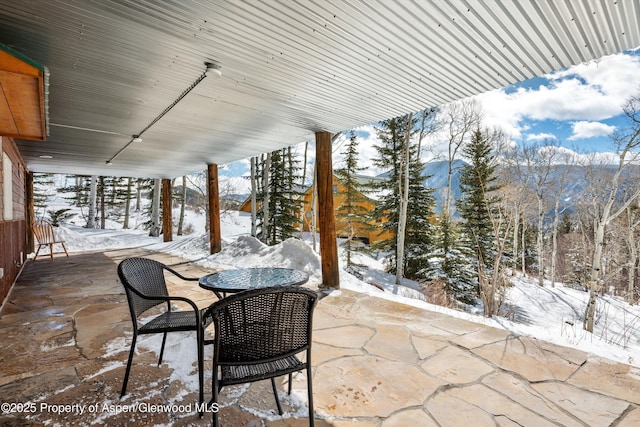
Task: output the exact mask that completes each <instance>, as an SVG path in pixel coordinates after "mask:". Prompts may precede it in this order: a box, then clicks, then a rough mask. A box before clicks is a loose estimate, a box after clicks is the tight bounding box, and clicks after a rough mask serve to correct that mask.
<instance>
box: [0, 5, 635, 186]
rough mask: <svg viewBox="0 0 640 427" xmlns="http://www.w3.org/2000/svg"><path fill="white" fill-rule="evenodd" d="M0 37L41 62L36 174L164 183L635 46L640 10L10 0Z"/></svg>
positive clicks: (33, 159) (27, 143)
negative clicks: (43, 81)
mask: <svg viewBox="0 0 640 427" xmlns="http://www.w3.org/2000/svg"><path fill="white" fill-rule="evenodd" d="M0 43H4V44H5V45H7V46H9V47H10V48H12V49H15V50H16V51H18V52H21V53H22V54H24V55H27V56H28V57H30V58H32V59H33V60H35V61H38V62H39V63H41V64H43V65H44V66H46V67H47V68H48V69H49V71H50V96H49V110H50V113H49V114H50V115H49V127H50V134H49V135H48V137H47V141H46V142H42V141H32V140H22V139H18V140H17V144H18V147H19V149H20V152H21V153H22V156H23V157H24V159H25V161H26V163H27V166H28V167H29V169H30V170H31V171H32V172H52V173H72V174H87V175H95V174H100V175H122V176H146V177H154V178H173V177H176V176H180V175H183V174H185V173H190V172H194V171H197V170H202V169H204V168H205V165H206V164H208V163H215V164H226V163H228V162H232V161H236V160H240V159H244V158H247V157H250V156H253V155H257V154H259V153H262V152H267V151H272V150H275V149H278V148H281V147H284V146H287V145H291V144H297V143H300V142H304V141H306V140H311V139H313V134H314V132H316V131H327V132H332V133H335V132H338V131H341V130H346V129H351V128H354V127H357V126H359V125H364V124H367V123H371V122H373V121H377V120H382V119H386V118H390V117H394V116H398V115H401V114H404V113H407V112H410V111H417V110H420V109H422V108H426V107H430V106H435V105H440V104H443V103H447V102H449V101H452V100H456V99H460V98H464V97H467V96H470V95H474V94H478V93H481V92H484V91H487V90H491V89H494V88H498V87H502V86H505V85H508V84H511V83H514V82H518V81H522V80H525V79H528V78H531V77H534V76H538V75H542V74H544V73H547V72H550V71H552V70H556V69H560V68H563V67H567V66H570V65H573V64H577V63H581V62H584V61H589V60H592V59H596V58H600V57H602V56H603V55H607V54H611V53H614V52H620V51H623V50H626V49H630V48H634V47H636V46H638V45H640V6H639V5H638V3H637V2H636V1H634V0H621V1H605V0H601V1H586V0H582V1H571V2H568V1H567V2H557V1H555V0H544V1H532V0H525V1H520V0H496V1H477V2H470V1H436V0H431V1H420V2H415V1H409V0H402V1H397V2H391V1H381V2H374V1H366V2H364V1H357V0H328V1H309V0H303V1H299V2H294V1H284V2H276V1H268V2H258V1H249V2H241V1H214V0H202V1H199V2H183V1H163V2H156V1H147V2H125V1H95V2H86V1H80V2H78V1H72V0H61V1H55V2H52V1H49V0H32V1H24V0H4V1H2V3H1V4H0ZM206 62H209V63H212V64H215V66H217V67H219V69H220V71H221V72H222V75H221V77H219V78H215V77H211V76H209V77H207V78H205V79H203V80H202V81H201V82H200V83H199V84H197V86H195V87H194V88H193V90H192V91H191V92H190V93H188V94H186V95H185V96H184V98H183V99H182V101H180V102H179V103H177V105H175V107H174V108H171V109H170V110H167V109H168V108H169V107H170V106H172V104H173V103H174V101H175V100H177V99H179V98H180V97H181V95H183V94H184V93H185V91H187V89H188V88H190V87H191V86H192V85H193V84H194V83H195V82H196V81H198V80H199V79H200V77H201V76H202V74H203V72H204V71H205V63H206ZM165 111H166V114H165V115H162V113H163V112H165ZM159 117H161V118H160V119H159V120H157V121H156V119H157V118H159ZM140 134H142V135H141V136H142V142H137V143H134V142H132V140H133V139H134V136H135V135H140ZM124 147H127V148H126V149H125V150H124V151H122V152H121V153H120V154H118V156H117V157H116V158H115V159H114V160H113V162H112V165H111V166H107V164H106V161H107V160H109V159H112V158H113V156H114V155H116V154H117V153H119V152H120V151H121V150H122V149H123V148H124ZM43 156H45V158H43Z"/></svg>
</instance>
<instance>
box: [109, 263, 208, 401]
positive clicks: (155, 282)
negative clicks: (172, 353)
mask: <svg viewBox="0 0 640 427" xmlns="http://www.w3.org/2000/svg"><path fill="white" fill-rule="evenodd" d="M165 270H166V271H168V272H170V273H172V274H174V275H175V276H177V277H179V278H180V279H182V280H198V278H190V277H184V276H183V275H181V274H180V273H178V272H176V271H175V270H173V269H171V268H170V267H168V266H166V265H164V264H162V263H160V262H158V261H155V260H152V259H147V258H127V259H125V260H123V261H122V262H121V263H120V264H119V265H118V276H119V277H120V281H121V282H122V284H123V285H124V289H125V291H126V293H127V301H128V303H129V310H130V312H131V320H132V321H133V341H132V342H131V350H130V351H129V360H128V361H127V370H126V371H125V374H124V382H123V384H122V392H121V394H120V397H122V396H124V395H125V393H126V391H127V383H128V381H129V372H130V370H131V362H132V360H133V353H134V350H135V346H136V339H137V338H138V335H143V334H157V333H161V334H163V337H162V347H161V348H160V357H159V358H158V366H160V365H161V364H162V355H163V354H164V345H165V342H166V340H167V333H168V332H177V331H195V332H196V343H197V346H198V380H199V386H200V391H199V393H200V394H199V403H200V406H201V407H202V403H203V402H204V390H203V386H204V379H203V378H204V377H203V364H204V362H203V359H204V335H203V334H204V331H203V328H202V325H203V322H202V312H203V311H204V310H199V309H198V307H197V306H196V305H195V303H194V302H193V301H191V300H190V299H188V298H184V297H179V296H169V293H168V291H167V284H166V282H165V278H164V271H165ZM172 301H181V302H184V303H186V304H188V305H190V306H191V310H185V311H172V309H171V302H172ZM163 304H166V306H167V308H166V311H164V312H162V313H160V314H158V315H157V316H156V317H154V318H152V319H151V320H149V321H147V322H146V323H144V324H141V323H140V315H141V314H143V313H145V312H146V311H147V310H149V309H151V308H153V307H156V306H159V305H163ZM204 325H205V327H206V326H207V325H208V324H207V323H206V322H205V323H204Z"/></svg>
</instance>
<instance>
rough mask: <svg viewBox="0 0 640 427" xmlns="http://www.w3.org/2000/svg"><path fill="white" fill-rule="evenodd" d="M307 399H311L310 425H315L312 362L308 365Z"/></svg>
mask: <svg viewBox="0 0 640 427" xmlns="http://www.w3.org/2000/svg"><path fill="white" fill-rule="evenodd" d="M307 394H308V395H309V396H308V397H307V400H309V427H313V426H314V419H313V418H314V417H313V386H312V385H311V364H309V365H308V366H307Z"/></svg>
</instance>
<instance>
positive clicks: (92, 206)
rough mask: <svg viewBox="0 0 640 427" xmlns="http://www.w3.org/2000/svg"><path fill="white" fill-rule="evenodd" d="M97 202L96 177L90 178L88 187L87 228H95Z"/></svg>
mask: <svg viewBox="0 0 640 427" xmlns="http://www.w3.org/2000/svg"><path fill="white" fill-rule="evenodd" d="M97 200H98V177H97V176H95V175H93V176H92V177H91V184H90V185H89V218H87V228H96V204H97Z"/></svg>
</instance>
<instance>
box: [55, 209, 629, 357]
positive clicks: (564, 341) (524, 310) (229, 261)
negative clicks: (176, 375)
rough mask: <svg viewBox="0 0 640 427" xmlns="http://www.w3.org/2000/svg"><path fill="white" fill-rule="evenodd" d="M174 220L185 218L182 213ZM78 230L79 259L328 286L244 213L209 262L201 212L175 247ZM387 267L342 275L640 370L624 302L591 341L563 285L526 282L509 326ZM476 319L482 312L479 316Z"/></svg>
mask: <svg viewBox="0 0 640 427" xmlns="http://www.w3.org/2000/svg"><path fill="white" fill-rule="evenodd" d="M174 215H176V217H177V211H176V212H175V213H174ZM75 222H76V225H73V224H71V223H66V224H63V225H62V226H61V227H59V228H58V229H57V232H58V233H59V234H60V237H62V238H63V239H65V240H66V242H67V247H68V249H69V250H70V251H72V252H73V251H84V250H96V249H107V248H124V247H139V246H144V247H145V248H147V249H152V250H157V251H163V252H167V253H171V254H174V255H178V256H181V257H184V258H186V259H190V260H193V261H194V262H196V263H198V264H202V265H203V266H206V267H215V268H233V267H253V266H285V267H291V268H296V269H300V270H303V271H305V272H307V273H308V274H309V275H310V284H315V285H317V284H319V283H320V282H321V269H320V258H319V255H318V254H317V253H316V252H315V251H314V250H313V248H312V244H311V239H310V236H309V235H305V236H304V241H301V240H297V239H289V240H287V241H285V242H283V243H280V244H278V245H276V246H271V247H270V246H266V245H264V244H262V243H261V242H260V241H258V240H257V239H255V238H253V237H251V236H250V235H249V233H248V231H249V229H250V218H249V216H248V215H246V214H244V213H239V212H228V213H226V214H224V215H223V216H222V233H223V250H222V252H220V253H218V254H215V255H208V242H209V239H208V236H207V235H206V233H204V232H203V231H202V230H204V218H203V217H202V216H201V215H197V214H195V213H193V212H189V214H188V217H187V222H188V223H189V224H190V225H191V228H192V229H193V230H196V231H194V233H193V234H191V235H189V236H180V237H177V236H174V241H173V242H168V243H164V242H162V238H161V237H160V238H153V237H149V236H148V235H147V233H146V232H143V231H140V230H122V229H121V228H120V226H119V225H118V224H115V223H112V224H110V227H111V228H112V229H111V230H88V229H85V228H83V227H81V226H80V221H78V220H76V221H75ZM382 261H383V260H376V259H373V258H371V257H368V256H364V255H359V259H358V262H360V263H363V264H366V265H367V266H368V270H367V271H366V272H365V274H364V276H363V279H362V280H359V279H357V278H356V277H354V276H352V275H350V274H348V273H347V272H345V271H344V270H341V271H340V281H341V286H342V287H344V288H347V289H352V290H356V291H358V292H363V293H367V294H369V295H372V296H375V297H378V298H387V299H394V300H398V301H401V302H403V303H406V304H410V305H414V306H418V307H424V308H427V309H429V310H433V311H437V312H442V313H446V314H449V315H451V316H455V317H459V318H463V319H466V320H470V321H474V322H478V323H483V324H486V325H490V326H494V327H498V328H504V329H507V330H509V331H512V332H514V333H516V334H520V335H528V336H533V337H537V338H540V339H544V340H547V341H550V342H553V343H556V344H560V345H566V346H570V347H574V348H579V349H582V350H584V351H587V352H590V353H593V354H597V355H600V356H603V357H607V358H610V359H613V360H617V361H620V362H623V363H629V364H632V365H635V366H640V307H637V306H629V305H628V304H626V303H625V302H624V301H623V300H621V299H619V298H614V297H602V298H599V300H598V305H597V319H596V326H595V330H596V332H595V333H594V334H589V333H586V332H585V331H583V330H582V321H581V316H582V313H583V311H584V309H585V306H586V300H587V294H586V293H585V292H582V291H579V290H575V289H570V288H565V287H563V286H558V285H557V286H556V287H553V288H552V287H550V286H548V285H547V286H545V287H540V286H538V285H537V284H536V283H537V282H536V281H535V280H533V279H532V278H526V277H525V278H518V279H516V280H515V281H514V286H513V287H512V288H511V289H510V290H509V294H508V297H507V303H508V305H509V307H510V310H509V313H508V318H493V319H487V318H485V317H483V316H481V315H477V314H474V313H467V312H460V311H455V310H452V309H448V308H443V307H440V306H436V305H432V304H428V303H426V302H425V301H424V298H423V297H422V295H421V294H420V293H419V292H418V291H417V289H418V284H417V283H414V282H411V281H404V282H403V286H396V285H395V277H394V276H391V275H389V274H387V273H385V272H384V271H383V267H382V266H383V262H382ZM372 284H375V286H374V285H372ZM476 312H481V309H480V308H477V309H476Z"/></svg>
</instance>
